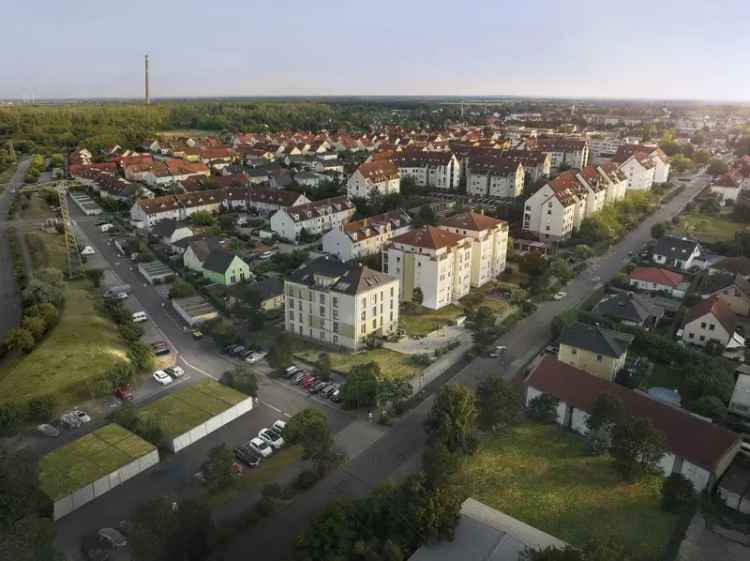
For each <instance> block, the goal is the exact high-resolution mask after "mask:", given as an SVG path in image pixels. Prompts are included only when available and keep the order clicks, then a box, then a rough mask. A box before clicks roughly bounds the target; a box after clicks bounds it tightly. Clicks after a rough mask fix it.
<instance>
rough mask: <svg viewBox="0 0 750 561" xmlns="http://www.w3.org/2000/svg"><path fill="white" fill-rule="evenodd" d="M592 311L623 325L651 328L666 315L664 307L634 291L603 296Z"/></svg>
mask: <svg viewBox="0 0 750 561" xmlns="http://www.w3.org/2000/svg"><path fill="white" fill-rule="evenodd" d="M592 312H593V313H594V314H596V315H598V316H600V317H603V318H606V319H610V320H614V321H616V322H618V323H621V324H622V325H627V326H631V327H640V328H641V329H645V330H649V329H651V328H653V327H656V326H657V325H658V324H659V322H660V321H661V319H662V318H663V317H664V309H663V308H661V307H659V306H656V305H655V304H653V302H652V301H651V299H650V298H646V297H644V296H642V295H641V294H637V293H634V292H617V293H615V294H608V295H607V296H605V297H604V298H602V299H601V300H600V301H599V303H598V304H596V306H594V309H593V310H592Z"/></svg>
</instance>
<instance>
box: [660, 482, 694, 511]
mask: <svg viewBox="0 0 750 561" xmlns="http://www.w3.org/2000/svg"><path fill="white" fill-rule="evenodd" d="M694 500H695V487H693V483H692V482H691V481H690V480H689V479H688V478H687V477H685V476H684V475H682V474H681V473H673V474H671V475H670V476H669V477H667V478H666V479H665V480H664V483H662V486H661V506H662V508H663V509H664V510H666V511H669V512H677V511H679V510H682V509H683V508H685V507H688V506H690V505H691V504H692V503H693V501H694Z"/></svg>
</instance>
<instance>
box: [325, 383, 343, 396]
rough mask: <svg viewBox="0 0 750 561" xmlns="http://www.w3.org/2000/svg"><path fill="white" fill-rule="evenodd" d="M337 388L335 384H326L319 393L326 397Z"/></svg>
mask: <svg viewBox="0 0 750 561" xmlns="http://www.w3.org/2000/svg"><path fill="white" fill-rule="evenodd" d="M338 389H339V387H338V386H337V385H336V384H328V385H327V386H326V387H325V388H323V389H322V390H320V395H322V396H323V397H326V398H328V397H331V394H332V393H333V392H335V391H336V390H338Z"/></svg>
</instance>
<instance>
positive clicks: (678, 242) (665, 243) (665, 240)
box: [652, 236, 701, 271]
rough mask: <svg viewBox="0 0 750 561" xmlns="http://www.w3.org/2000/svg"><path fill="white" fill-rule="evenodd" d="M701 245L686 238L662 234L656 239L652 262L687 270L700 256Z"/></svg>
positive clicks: (678, 269)
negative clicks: (662, 235)
mask: <svg viewBox="0 0 750 561" xmlns="http://www.w3.org/2000/svg"><path fill="white" fill-rule="evenodd" d="M700 254H701V246H700V244H699V243H698V242H696V241H693V240H689V239H688V238H678V237H675V236H664V237H662V238H659V239H658V240H656V244H655V246H654V251H653V255H652V259H653V261H654V263H657V264H659V265H666V266H667V267H669V268H670V269H675V270H677V271H687V270H689V269H690V268H691V267H693V265H696V263H695V261H696V260H697V259H698V257H700Z"/></svg>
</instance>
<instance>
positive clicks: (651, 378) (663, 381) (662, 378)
mask: <svg viewBox="0 0 750 561" xmlns="http://www.w3.org/2000/svg"><path fill="white" fill-rule="evenodd" d="M640 386H641V387H642V388H643V389H648V388H669V389H679V388H680V386H682V375H681V373H680V371H679V370H676V369H675V368H670V367H669V366H667V365H665V364H654V368H653V370H652V371H651V372H650V373H649V374H648V375H646V376H644V378H643V380H641V383H640Z"/></svg>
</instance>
